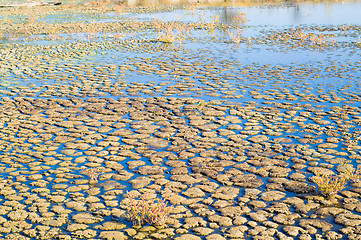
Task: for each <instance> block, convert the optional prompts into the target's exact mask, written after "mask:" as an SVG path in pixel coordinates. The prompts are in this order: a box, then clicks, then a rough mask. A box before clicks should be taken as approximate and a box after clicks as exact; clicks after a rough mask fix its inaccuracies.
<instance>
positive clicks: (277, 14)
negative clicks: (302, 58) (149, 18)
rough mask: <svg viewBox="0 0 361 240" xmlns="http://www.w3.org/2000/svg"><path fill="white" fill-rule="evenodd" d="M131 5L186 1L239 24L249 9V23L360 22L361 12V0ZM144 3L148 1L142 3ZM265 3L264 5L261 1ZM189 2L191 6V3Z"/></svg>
mask: <svg viewBox="0 0 361 240" xmlns="http://www.w3.org/2000/svg"><path fill="white" fill-rule="evenodd" d="M128 1H133V2H129V3H128V4H129V5H141V6H157V5H158V4H159V5H165V4H179V5H185V6H186V7H185V8H186V9H187V10H188V11H191V12H192V13H195V14H202V17H201V20H207V19H210V21H211V20H213V19H215V18H216V16H217V15H219V17H220V18H219V20H220V21H221V23H224V24H232V25H233V24H236V23H235V18H236V17H237V16H238V15H239V12H244V13H246V16H245V17H246V19H247V22H246V24H247V25H248V26H257V25H275V26H284V25H299V24H333V25H342V24H360V22H361V15H360V14H359V9H360V7H361V1H345V2H338V1H332V2H331V1H325V2H317V3H316V2H301V3H299V2H293V3H290V2H288V3H287V2H283V3H280V2H278V3H272V2H256V3H254V2H247V1H235V2H233V1H232V2H230V1H224V0H222V1H220V0H216V1H212V3H209V4H201V3H197V2H195V1H193V4H192V1H188V0H183V1H181V0H175V1H173V0H168V1H164V0H154V1H144V0H128ZM142 4H144V5H142ZM261 4H262V5H261ZM187 5H188V6H187ZM206 6H218V7H216V8H212V10H210V11H204V7H206ZM153 16H155V17H156V18H159V19H162V20H164V21H179V19H182V21H194V20H195V19H194V17H191V16H189V17H187V16H185V15H184V12H183V11H178V12H177V11H176V12H174V11H173V12H168V13H166V12H164V13H158V14H154V15H153Z"/></svg>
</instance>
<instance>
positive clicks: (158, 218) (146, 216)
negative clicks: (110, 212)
mask: <svg viewBox="0 0 361 240" xmlns="http://www.w3.org/2000/svg"><path fill="white" fill-rule="evenodd" d="M127 198H128V201H129V206H128V209H127V218H128V219H129V221H131V222H132V224H133V226H141V225H142V224H143V223H144V222H147V223H149V224H150V225H153V226H162V225H164V224H165V222H166V221H167V218H168V215H169V214H170V211H171V210H172V207H167V202H166V201H165V200H164V199H161V200H156V202H154V201H151V200H150V201H146V200H145V198H144V196H141V197H140V200H135V199H134V198H132V197H131V196H130V194H129V193H128V194H127Z"/></svg>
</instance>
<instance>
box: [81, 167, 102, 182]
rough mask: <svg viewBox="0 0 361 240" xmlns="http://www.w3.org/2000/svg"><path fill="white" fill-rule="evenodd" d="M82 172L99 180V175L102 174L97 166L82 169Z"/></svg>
mask: <svg viewBox="0 0 361 240" xmlns="http://www.w3.org/2000/svg"><path fill="white" fill-rule="evenodd" d="M80 173H81V174H84V175H86V176H88V177H90V180H93V181H96V182H97V181H98V176H99V175H100V173H99V169H97V168H87V169H83V170H82V171H80Z"/></svg>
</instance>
